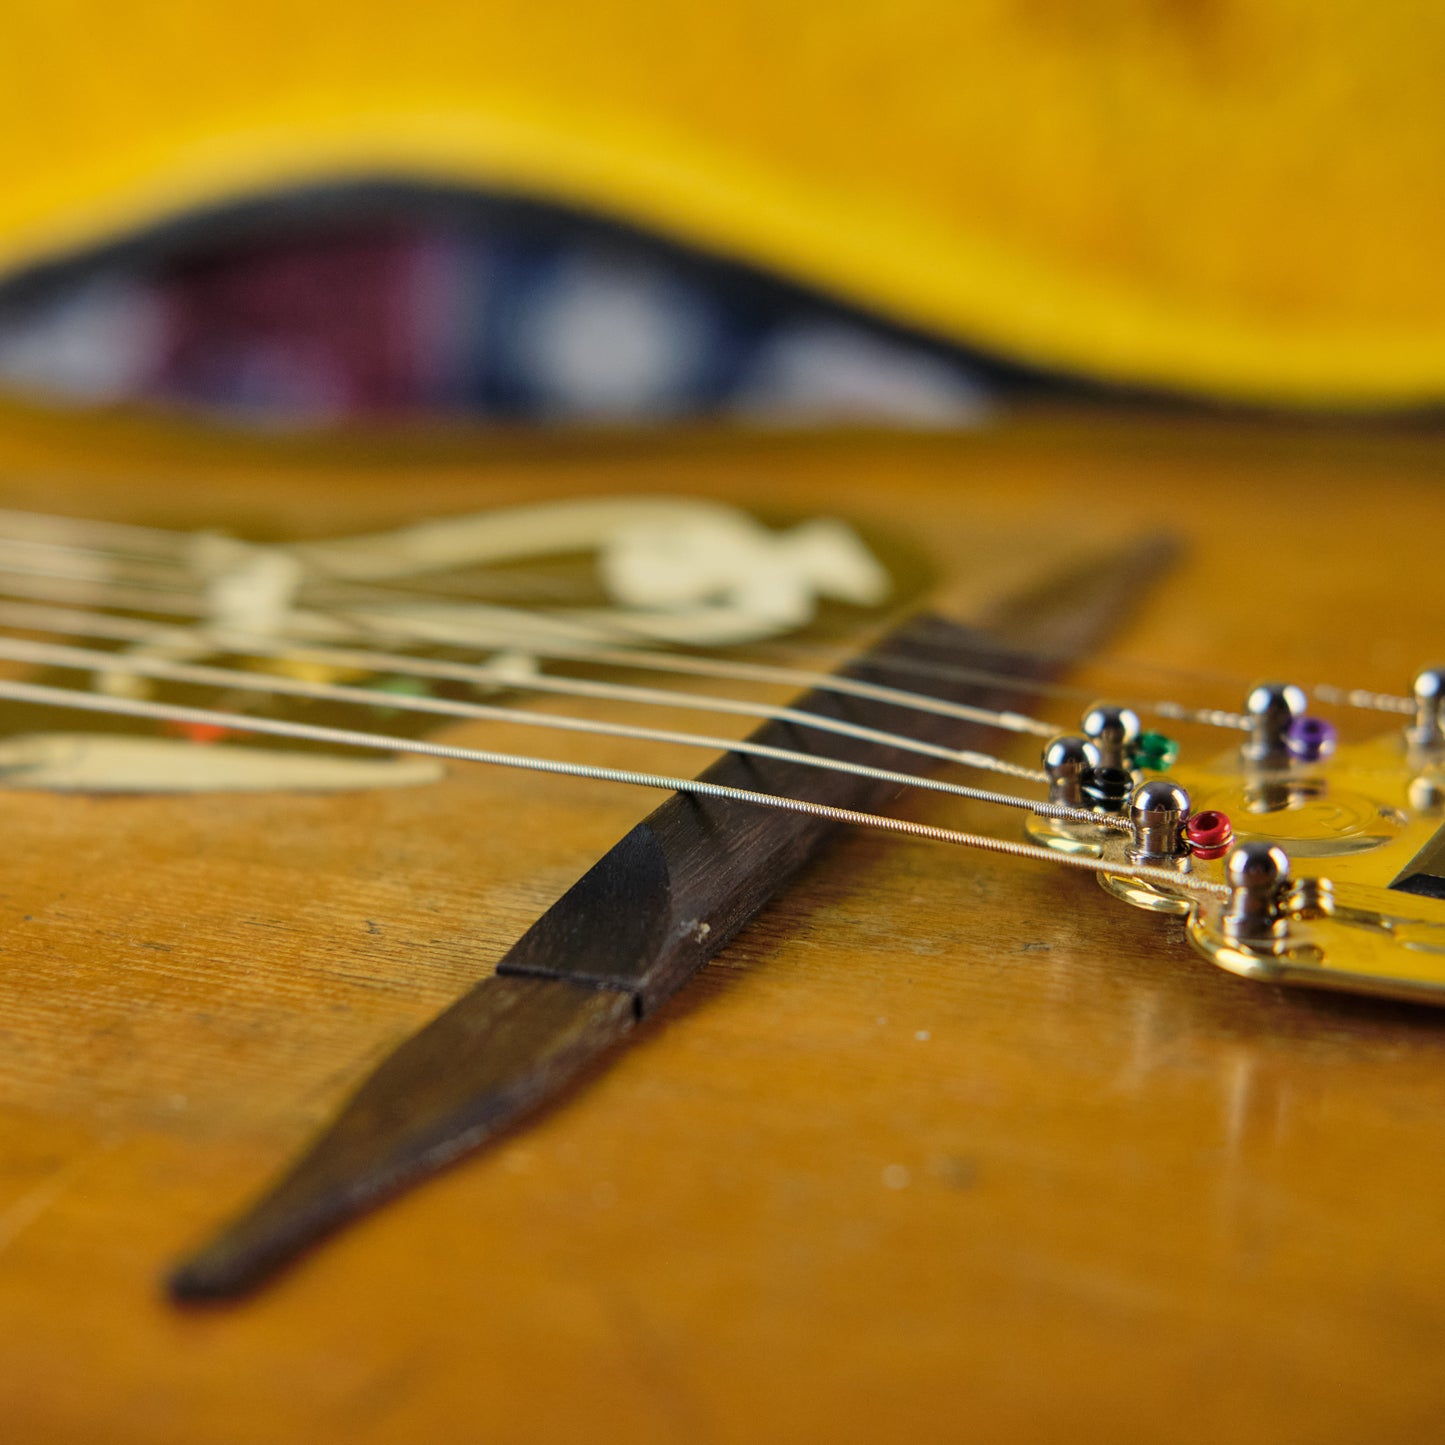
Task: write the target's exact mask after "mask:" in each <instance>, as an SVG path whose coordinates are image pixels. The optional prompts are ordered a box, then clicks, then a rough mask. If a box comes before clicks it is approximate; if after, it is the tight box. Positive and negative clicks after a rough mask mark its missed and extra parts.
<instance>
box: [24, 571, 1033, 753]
mask: <svg viewBox="0 0 1445 1445" xmlns="http://www.w3.org/2000/svg"><path fill="white" fill-rule="evenodd" d="M0 590H3V588H0ZM0 626H6V627H18V628H30V629H35V630H39V631H45V632H64V633H70V634H72V635H76V636H90V637H108V638H114V639H116V640H118V641H128V642H148V641H154V640H155V638H156V628H155V625H154V624H151V623H145V622H140V621H137V620H135V619H134V618H119V617H111V616H109V615H107V614H104V613H95V612H77V611H73V610H68V609H65V608H61V607H49V606H36V605H33V604H24V603H0ZM184 631H185V632H186V633H188V634H189V635H191V636H193V637H194V638H195V639H196V640H197V641H200V642H207V641H208V642H209V645H210V646H212V647H213V648H214V649H215V650H216V651H235V652H246V653H250V654H252V655H261V656H267V657H284V658H290V659H294V660H296V661H314V662H320V663H322V664H327V663H330V664H332V665H335V666H337V667H359V668H364V669H368V670H372V671H381V672H384V671H391V672H404V673H409V674H411V675H413V676H416V677H432V678H445V679H448V680H450V681H454V682H467V683H473V684H491V685H494V686H495V685H496V684H498V683H499V682H500V683H503V684H505V685H507V686H509V687H512V688H515V689H516V690H518V691H521V692H552V693H559V694H563V695H567V696H575V697H592V698H601V699H607V700H610V701H622V702H644V703H651V704H654V705H662V706H694V705H695V706H697V707H699V708H700V709H702V710H704V711H709V712H711V711H729V710H731V709H730V707H728V706H724V705H723V704H721V703H720V702H719V701H718V700H717V699H715V698H708V697H706V696H703V695H699V699H700V700H699V701H698V702H697V703H696V704H694V703H691V702H683V701H681V699H684V698H686V697H688V696H689V694H682V693H678V692H676V691H674V690H666V691H663V690H658V689H651V688H648V689H643V688H638V687H634V686H630V685H626V684H614V683H599V682H593V681H587V680H584V679H581V678H567V677H557V676H554V675H551V674H547V673H538V672H527V673H520V672H513V673H502V672H499V670H498V669H497V668H496V666H495V665H488V664H476V663H462V662H446V661H441V660H439V659H434V658H420V657H413V656H410V655H407V654H402V653H391V652H378V651H375V650H372V649H357V648H339V647H334V646H329V645H328V646H323V645H320V644H318V643H316V642H312V641H297V640H281V639H278V638H276V637H259V636H256V635H255V634H252V633H247V632H244V631H240V630H236V629H231V628H212V627H207V626H205V625H204V624H202V625H200V626H198V627H196V628H194V629H185V630H184ZM176 635H177V636H180V635H181V632H180V631H179V630H178V631H177V633H176ZM356 635H357V636H362V637H365V636H367V635H368V634H367V633H366V631H365V630H363V629H360V628H358V629H356ZM518 645H519V646H521V645H522V644H521V640H520V639H518ZM528 650H530V651H532V652H534V653H540V654H542V655H546V656H556V654H557V651H561V653H562V654H563V657H564V660H569V661H587V662H600V663H605V664H607V665H609V666H615V667H627V666H628V665H629V664H630V663H631V662H632V660H633V655H632V654H631V653H629V652H627V651H625V650H621V649H618V650H615V651H614V650H611V649H607V648H585V649H558V650H554V649H553V648H552V647H551V646H550V645H548V644H543V645H542V646H540V647H534V648H530V649H528ZM674 663H677V664H680V665H674ZM694 663H695V664H697V665H696V666H692V665H691V664H694ZM648 666H651V667H653V668H654V669H655V670H659V671H676V672H679V673H684V674H694V675H698V676H704V677H717V678H722V679H726V680H729V681H749V682H768V683H787V684H790V685H792V686H795V687H814V688H817V689H820V690H822V691H825V692H836V693H841V694H843V695H845V696H850V697H858V698H863V699H866V700H868V701H871V702H883V703H890V704H892V705H894V706H897V707H902V708H907V709H909V710H911V711H914V712H925V713H932V714H936V715H938V716H941V717H950V718H958V719H960V720H962V721H965V722H976V723H984V724H994V725H997V726H999V727H1002V728H1006V729H1009V730H1011V731H1019V732H1024V731H1027V732H1029V733H1032V734H1033V735H1034V736H1037V737H1050V738H1051V737H1054V736H1055V735H1056V734H1057V732H1058V729H1057V728H1056V727H1055V726H1054V725H1053V724H1052V723H1045V722H1040V721H1039V720H1037V719H1035V718H1029V717H1025V716H1024V715H1022V714H1020V713H1012V712H998V711H995V710H993V709H989V708H980V707H973V706H971V705H970V704H968V703H955V702H950V701H949V700H947V699H945V698H933V697H929V696H928V695H927V694H924V693H914V692H907V691H904V690H902V689H900V688H893V687H887V686H884V685H883V684H881V683H871V682H865V681H862V680H860V679H857V678H848V677H838V676H835V675H833V674H829V673H814V672H806V671H800V670H796V669H786V668H766V667H757V668H750V667H745V668H743V669H741V670H735V669H733V668H731V667H730V666H729V665H728V664H727V663H723V662H719V661H717V660H716V659H713V658H691V657H686V656H683V657H679V658H677V659H673V658H672V657H671V655H670V654H668V653H649V654H645V660H644V661H643V663H642V664H641V667H642V668H643V669H644V670H645V669H646V668H647V667H648ZM1014 685H1015V686H1017V679H1015V682H1014ZM742 706H747V707H751V706H753V705H752V704H742ZM758 706H761V704H759V705H758ZM749 715H751V714H749ZM770 715H772V714H770ZM984 756H987V755H984Z"/></svg>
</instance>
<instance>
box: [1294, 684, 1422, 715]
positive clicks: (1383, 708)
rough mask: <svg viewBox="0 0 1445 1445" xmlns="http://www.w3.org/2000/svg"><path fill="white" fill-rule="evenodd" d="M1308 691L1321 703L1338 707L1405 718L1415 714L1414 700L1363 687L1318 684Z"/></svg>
mask: <svg viewBox="0 0 1445 1445" xmlns="http://www.w3.org/2000/svg"><path fill="white" fill-rule="evenodd" d="M1310 691H1311V692H1312V693H1313V694H1314V695H1315V696H1316V697H1317V698H1319V700H1320V701H1321V702H1328V703H1333V704H1335V705H1336V706H1338V707H1357V708H1363V709H1365V710H1367V711H1369V712H1393V713H1403V714H1405V715H1406V716H1407V717H1408V716H1413V715H1414V712H1415V699H1414V698H1412V697H1396V696H1395V695H1394V694H1393V693H1388V692H1371V691H1370V690H1369V689H1368V688H1363V687H1349V688H1345V687H1332V686H1331V685H1330V684H1329V683H1323V682H1322V683H1319V684H1317V685H1316V686H1315V687H1312V688H1311V689H1310Z"/></svg>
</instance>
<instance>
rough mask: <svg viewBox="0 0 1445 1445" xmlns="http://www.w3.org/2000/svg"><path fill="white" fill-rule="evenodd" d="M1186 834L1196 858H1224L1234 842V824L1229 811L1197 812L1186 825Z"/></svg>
mask: <svg viewBox="0 0 1445 1445" xmlns="http://www.w3.org/2000/svg"><path fill="white" fill-rule="evenodd" d="M1184 836H1185V838H1186V839H1187V840H1188V842H1189V846H1190V848H1191V849H1192V850H1193V853H1194V856H1195V857H1196V858H1222V857H1224V855H1225V854H1226V853H1228V852H1229V848H1230V845H1231V844H1232V843H1233V842H1234V826H1233V825H1232V824H1231V823H1230V821H1229V815H1228V814H1227V813H1216V812H1214V811H1213V810H1206V811H1205V812H1203V813H1195V814H1194V816H1193V817H1191V818H1190V819H1189V821H1188V822H1187V823H1186V824H1185V825H1184Z"/></svg>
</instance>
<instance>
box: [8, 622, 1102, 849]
mask: <svg viewBox="0 0 1445 1445" xmlns="http://www.w3.org/2000/svg"><path fill="white" fill-rule="evenodd" d="M0 611H3V607H0ZM0 656H7V657H9V658H11V660H16V661H28V662H38V663H47V664H49V665H52V666H59V667H62V668H66V669H74V670H81V669H83V670H86V671H91V670H94V668H95V666H96V663H97V661H98V660H105V661H109V660H111V659H113V658H118V657H119V658H120V659H121V661H122V663H126V662H131V661H133V662H135V663H136V664H137V665H136V666H134V667H131V666H123V667H122V669H121V670H123V671H126V672H134V673H138V674H140V675H143V676H153V677H155V676H160V677H169V678H172V679H174V680H177V681H184V682H196V683H200V684H203V685H206V686H212V687H224V688H227V689H230V690H242V691H249V692H256V693H261V694H265V695H272V696H283V697H300V698H304V699H306V700H308V701H329V702H337V703H344V704H348V705H353V706H364V707H368V708H372V709H376V708H389V709H395V710H397V711H411V712H424V713H429V714H434V715H440V716H446V717H459V718H468V719H478V720H482V721H490V722H502V723H512V724H517V725H521V726H525V727H541V728H552V729H557V730H560V731H566V732H580V733H587V734H591V735H594V736H603V737H618V738H626V739H630V740H634V741H642V742H653V743H665V744H677V745H680V746H684V747H698V748H705V749H707V750H708V751H710V752H735V753H746V754H749V755H752V756H757V757H765V758H772V759H774V760H776V761H781V762H787V763H793V764H797V765H800V766H804V767H811V768H817V769H820V770H823V771H829V772H840V773H849V774H853V775H855V776H858V777H865V778H873V779H877V780H880V781H884V782H890V783H897V784H900V785H902V786H904V787H916V788H922V789H925V790H928V791H932V792H939V793H946V794H949V795H952V796H955V797H961V798H967V799H970V800H971V801H975V802H982V803H993V804H998V805H1000V806H1003V807H1010V808H1022V809H1024V810H1026V811H1028V812H1031V813H1036V814H1038V815H1039V816H1041V817H1047V818H1056V819H1059V820H1062V821H1066V822H1073V823H1087V824H1090V825H1096V826H1097V825H1100V824H1102V825H1103V826H1104V827H1105V828H1110V829H1115V830H1118V831H1121V832H1127V831H1129V830H1130V829H1129V824H1128V823H1127V822H1124V821H1123V820H1122V819H1119V818H1115V817H1108V816H1107V815H1101V814H1098V813H1095V812H1093V811H1091V810H1089V809H1084V808H1073V807H1068V806H1066V805H1063V804H1058V803H1050V802H1046V801H1044V800H1043V799H1034V798H1025V797H1020V796H1019V795H1017V794H1013V793H999V792H996V791H993V790H991V789H986V788H974V787H970V786H967V785H965V784H962V783H951V782H948V781H945V780H943V779H938V778H929V777H924V776H920V775H918V774H915V773H905V772H899V771H896V770H894V769H890V768H879V767H874V766H872V765H870V764H866V763H856V762H851V761H848V760H846V759H841V758H830V757H827V756H823V755H818V754H813V753H804V752H799V751H797V750H795V749H791V748H782V747H776V746H773V745H771V744H765V743H757V742H754V741H752V740H751V739H746V738H743V739H731V738H724V737H713V736H710V735H708V734H703V733H690V732H680V731H676V730H673V729H667V728H652V727H643V726H639V725H637V724H635V723H621V722H608V721H606V720H605V719H596V718H574V717H568V716H565V715H562V716H559V715H556V714H551V713H536V712H527V711H523V710H521V709H518V708H506V707H498V706H493V705H490V704H485V703H466V702H454V701H452V700H451V699H446V698H422V697H412V696H408V695H405V694H399V695H393V694H390V693H378V692H376V691H373V690H371V689H367V688H352V687H345V686H336V685H332V684H323V683H313V682H305V681H300V680H296V679H291V678H284V677H273V676H270V675H267V674H258V673H254V672H246V671H241V670H239V669H234V668H210V667H196V666H191V665H189V664H183V663H172V662H170V661H168V660H158V659H125V658H123V657H121V655H120V654H115V653H109V652H90V651H87V650H83V649H72V648H57V647H54V646H52V645H49V644H44V643H30V642H23V641H21V640H19V639H0Z"/></svg>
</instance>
